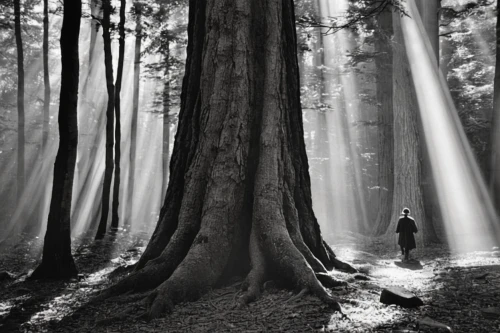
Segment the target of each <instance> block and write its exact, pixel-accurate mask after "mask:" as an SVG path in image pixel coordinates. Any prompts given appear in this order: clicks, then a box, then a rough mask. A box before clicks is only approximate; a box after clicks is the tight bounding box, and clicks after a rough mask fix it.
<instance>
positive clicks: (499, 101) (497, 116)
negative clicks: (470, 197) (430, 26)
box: [489, 5, 500, 215]
mask: <svg viewBox="0 0 500 333" xmlns="http://www.w3.org/2000/svg"><path fill="white" fill-rule="evenodd" d="M496 51H497V52H496V60H495V78H494V84H493V86H494V90H493V116H492V120H491V143H490V147H491V149H490V151H491V162H490V167H491V170H489V174H490V188H491V194H492V197H493V204H494V205H495V209H496V211H497V215H500V172H499V170H500V8H498V5H497V26H496Z"/></svg>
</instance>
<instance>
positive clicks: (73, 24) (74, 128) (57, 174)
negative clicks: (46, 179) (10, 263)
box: [31, 0, 82, 279]
mask: <svg viewBox="0 0 500 333" xmlns="http://www.w3.org/2000/svg"><path fill="white" fill-rule="evenodd" d="M81 14H82V3H81V1H80V0H65V1H64V14H63V25H62V30H61V41H60V43H61V64H62V71H61V92H60V102H59V116H58V121H59V149H58V151H57V156H56V161H55V164H54V181H53V187H52V198H51V201H50V211H49V218H48V221H47V232H46V234H45V240H44V245H43V257H42V263H41V264H40V265H39V266H38V267H37V269H35V271H34V272H33V274H32V276H31V277H32V278H34V279H37V278H69V277H73V276H76V275H77V270H76V266H75V263H74V261H73V257H72V256H71V237H70V213H71V199H72V191H73V176H74V173H75V164H76V151H77V145H78V124H77V119H78V117H77V105H78V79H79V55H78V37H79V35H80V19H81Z"/></svg>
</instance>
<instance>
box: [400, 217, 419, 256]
mask: <svg viewBox="0 0 500 333" xmlns="http://www.w3.org/2000/svg"><path fill="white" fill-rule="evenodd" d="M416 232H418V229H417V224H416V223H415V220H414V219H413V218H411V217H409V216H403V217H401V218H399V221H398V227H397V228H396V233H398V234H399V240H398V244H399V246H401V247H404V248H405V249H407V250H412V249H415V248H416V247H417V245H416V244H415V237H414V236H413V233H416Z"/></svg>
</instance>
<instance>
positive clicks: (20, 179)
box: [14, 0, 25, 203]
mask: <svg viewBox="0 0 500 333" xmlns="http://www.w3.org/2000/svg"><path fill="white" fill-rule="evenodd" d="M14 32H15V36H16V47H17V200H18V203H19V202H20V200H21V196H22V194H23V190H24V142H25V138H24V55H23V40H22V37H21V4H20V0H14Z"/></svg>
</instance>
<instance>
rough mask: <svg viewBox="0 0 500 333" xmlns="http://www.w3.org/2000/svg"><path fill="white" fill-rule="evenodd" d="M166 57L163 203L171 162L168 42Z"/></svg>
mask: <svg viewBox="0 0 500 333" xmlns="http://www.w3.org/2000/svg"><path fill="white" fill-rule="evenodd" d="M166 53H167V54H166V55H165V79H164V80H165V82H164V83H163V84H164V85H163V145H162V168H163V181H162V184H163V186H162V189H161V193H162V194H161V195H162V197H161V199H162V202H163V200H164V199H165V194H166V193H167V186H168V168H169V162H170V159H169V157H170V114H169V113H170V75H169V67H170V52H169V51H168V42H167V48H166Z"/></svg>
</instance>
